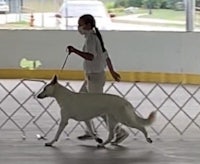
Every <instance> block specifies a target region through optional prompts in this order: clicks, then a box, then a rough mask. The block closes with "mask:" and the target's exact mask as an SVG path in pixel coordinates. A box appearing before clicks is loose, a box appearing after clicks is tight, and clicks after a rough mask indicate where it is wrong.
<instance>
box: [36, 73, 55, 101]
mask: <svg viewBox="0 0 200 164" xmlns="http://www.w3.org/2000/svg"><path fill="white" fill-rule="evenodd" d="M57 82H58V78H57V76H56V75H55V76H54V77H53V78H52V80H51V82H50V83H49V84H47V85H46V86H45V87H44V88H43V90H42V91H41V92H40V93H39V94H38V95H37V98H39V99H43V98H45V97H53V94H54V88H55V84H57Z"/></svg>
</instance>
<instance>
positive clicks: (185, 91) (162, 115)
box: [0, 80, 200, 138]
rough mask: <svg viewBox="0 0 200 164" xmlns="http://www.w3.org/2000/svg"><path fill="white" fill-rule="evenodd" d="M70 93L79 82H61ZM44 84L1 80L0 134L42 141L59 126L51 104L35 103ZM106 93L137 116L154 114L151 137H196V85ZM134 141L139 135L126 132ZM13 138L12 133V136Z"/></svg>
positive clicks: (141, 86)
mask: <svg viewBox="0 0 200 164" xmlns="http://www.w3.org/2000/svg"><path fill="white" fill-rule="evenodd" d="M61 83H62V84H63V85H65V86H66V87H68V88H69V89H71V90H73V91H78V90H79V88H80V86H81V84H82V82H81V81H68V82H65V81H61ZM44 84H46V81H43V80H42V81H37V80H36V81H32V80H1V81H0V133H1V134H3V133H4V132H5V133H9V131H12V132H20V133H21V134H22V135H23V136H24V137H26V136H27V134H28V133H29V132H30V131H31V132H33V133H34V134H40V135H41V136H43V137H46V136H47V135H50V133H51V132H54V130H55V129H56V128H57V125H58V123H59V117H60V116H59V108H58V105H57V103H56V102H55V100H53V99H43V100H38V99H37V98H36V97H35V95H36V94H37V93H38V92H39V91H40V90H41V88H42V87H43V86H44ZM105 92H106V93H112V94H117V95H120V96H122V97H124V98H126V99H128V100H129V101H130V102H131V103H132V104H133V106H134V107H135V109H136V111H137V113H138V114H139V115H141V116H143V117H147V116H148V114H149V113H150V112H151V111H155V110H156V111H157V119H156V122H155V123H154V124H153V125H152V126H151V127H150V128H149V129H148V131H149V132H150V134H151V135H152V136H155V137H157V138H162V137H170V138H171V137H172V138H174V137H176V138H177V137H178V138H179V137H184V138H185V137H189V138H191V137H194V138H198V137H199V136H200V134H199V132H200V116H199V115H200V106H199V104H200V87H199V86H197V85H182V84H161V83H160V84H159V83H124V82H120V83H110V82H107V83H106V86H105ZM95 127H96V129H97V131H99V130H104V131H105V124H104V123H103V121H102V120H101V119H100V118H97V119H95ZM80 129H84V124H82V122H76V121H71V122H70V125H69V126H68V127H67V128H66V129H65V134H66V136H67V137H68V136H71V135H73V133H75V132H77V130H80ZM128 131H130V132H131V134H132V135H133V136H134V137H136V138H138V136H139V135H140V134H141V133H138V131H136V130H135V129H131V128H129V129H128ZM15 134H16V133H15Z"/></svg>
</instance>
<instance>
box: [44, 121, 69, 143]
mask: <svg viewBox="0 0 200 164" xmlns="http://www.w3.org/2000/svg"><path fill="white" fill-rule="evenodd" d="M67 124H68V120H64V119H61V122H60V125H59V128H58V131H57V133H56V135H55V137H54V139H53V140H52V141H51V142H47V143H45V146H52V145H53V143H54V142H56V141H58V138H59V136H60V134H61V133H62V131H63V130H64V128H65V126H66V125H67Z"/></svg>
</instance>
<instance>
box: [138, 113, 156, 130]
mask: <svg viewBox="0 0 200 164" xmlns="http://www.w3.org/2000/svg"><path fill="white" fill-rule="evenodd" d="M155 119H156V112H155V111H153V112H151V113H150V115H149V117H148V118H146V119H144V118H141V117H138V122H139V123H141V124H142V125H144V126H148V125H151V124H152V123H153V122H154V121H155Z"/></svg>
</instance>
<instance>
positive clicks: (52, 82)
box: [51, 75, 58, 84]
mask: <svg viewBox="0 0 200 164" xmlns="http://www.w3.org/2000/svg"><path fill="white" fill-rule="evenodd" d="M57 81H58V77H57V76H56V75H54V77H53V78H52V80H51V84H56V83H57Z"/></svg>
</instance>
